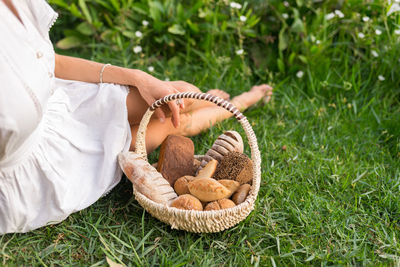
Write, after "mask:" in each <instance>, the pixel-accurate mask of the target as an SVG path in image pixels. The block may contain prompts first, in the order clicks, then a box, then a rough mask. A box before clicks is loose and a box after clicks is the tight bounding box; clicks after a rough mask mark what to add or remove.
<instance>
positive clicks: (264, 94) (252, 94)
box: [231, 84, 273, 111]
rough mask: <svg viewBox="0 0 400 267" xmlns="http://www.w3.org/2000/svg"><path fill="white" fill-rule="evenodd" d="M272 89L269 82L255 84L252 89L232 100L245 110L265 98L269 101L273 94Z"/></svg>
mask: <svg viewBox="0 0 400 267" xmlns="http://www.w3.org/2000/svg"><path fill="white" fill-rule="evenodd" d="M272 90H273V89H272V87H271V86H269V85H267V84H261V85H255V86H253V87H252V88H251V89H250V91H248V92H245V93H242V94H241V95H238V96H236V97H234V98H233V99H232V101H231V102H232V104H234V105H235V106H236V107H237V108H238V109H239V110H242V111H243V110H245V109H247V108H249V107H250V106H252V105H254V104H255V103H257V102H258V101H259V100H261V99H263V98H264V101H265V102H268V101H269V100H270V99H271V96H272V94H273V92H272Z"/></svg>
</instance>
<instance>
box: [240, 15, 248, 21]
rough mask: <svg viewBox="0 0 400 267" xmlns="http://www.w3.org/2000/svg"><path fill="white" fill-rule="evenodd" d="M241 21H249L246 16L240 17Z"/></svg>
mask: <svg viewBox="0 0 400 267" xmlns="http://www.w3.org/2000/svg"><path fill="white" fill-rule="evenodd" d="M239 19H240V21H243V22H245V21H246V20H247V18H246V16H240V17H239Z"/></svg>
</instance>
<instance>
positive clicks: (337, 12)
mask: <svg viewBox="0 0 400 267" xmlns="http://www.w3.org/2000/svg"><path fill="white" fill-rule="evenodd" d="M335 14H336V16H338V17H339V18H344V14H343V13H342V11H340V10H338V9H336V10H335Z"/></svg>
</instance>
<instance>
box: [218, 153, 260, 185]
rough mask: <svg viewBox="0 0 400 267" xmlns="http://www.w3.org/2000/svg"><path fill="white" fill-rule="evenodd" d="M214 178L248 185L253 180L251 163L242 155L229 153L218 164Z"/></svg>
mask: <svg viewBox="0 0 400 267" xmlns="http://www.w3.org/2000/svg"><path fill="white" fill-rule="evenodd" d="M214 178H215V179H217V180H223V179H228V180H236V181H238V182H239V183H240V184H245V183H250V182H251V180H252V179H253V162H252V160H251V159H250V158H249V157H248V156H246V155H245V154H243V153H239V152H236V151H232V152H229V153H228V155H226V156H225V157H224V158H223V159H222V160H221V162H220V163H219V164H218V166H217V170H216V171H215V174H214Z"/></svg>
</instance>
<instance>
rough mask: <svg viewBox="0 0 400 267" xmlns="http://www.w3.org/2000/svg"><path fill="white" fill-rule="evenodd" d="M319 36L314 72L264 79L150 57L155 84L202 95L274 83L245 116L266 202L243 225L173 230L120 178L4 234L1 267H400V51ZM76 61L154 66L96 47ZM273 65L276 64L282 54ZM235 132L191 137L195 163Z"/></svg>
mask: <svg viewBox="0 0 400 267" xmlns="http://www.w3.org/2000/svg"><path fill="white" fill-rule="evenodd" d="M314 23H316V22H314ZM311 24H312V23H310V25H311ZM310 27H311V28H312V27H314V26H310ZM315 27H316V26H315ZM329 27H334V26H332V25H331V26H329ZM335 27H338V28H339V27H341V26H339V25H336V26H335ZM327 29H328V26H327ZM336 33H337V32H336ZM321 36H323V38H325V39H323V38H322V37H321V41H322V43H323V44H324V43H325V45H324V48H323V49H322V50H321V51H320V52H318V53H317V54H309V55H308V57H307V64H306V63H304V64H303V65H299V66H301V67H298V69H295V68H294V69H293V70H291V69H285V71H283V72H282V70H280V71H279V70H275V71H268V72H265V73H262V74H260V75H258V74H257V70H254V69H252V72H251V73H250V74H249V73H246V71H243V70H244V68H245V67H246V66H247V61H246V60H243V58H239V59H238V58H237V57H235V58H234V59H233V60H225V61H224V60H220V58H218V57H215V58H212V57H209V56H206V55H203V54H199V55H196V57H194V56H193V55H185V54H180V55H178V56H176V57H174V58H173V60H171V59H170V60H167V59H164V58H161V59H160V58H155V57H151V56H149V58H150V61H151V62H152V65H153V66H154V67H155V72H154V75H156V76H157V77H160V78H163V79H165V78H166V77H168V78H169V79H171V80H173V79H180V80H186V81H189V82H191V83H194V84H196V85H197V86H198V87H199V88H201V89H203V90H207V89H211V88H221V89H225V90H226V91H228V92H229V93H231V95H236V94H239V93H240V92H242V91H243V90H247V89H249V88H250V87H251V85H252V84H254V83H261V82H269V83H271V84H273V85H274V88H275V93H274V96H273V99H272V101H271V102H270V103H268V104H267V105H262V104H261V103H259V104H258V105H256V106H255V107H252V108H250V109H249V110H248V111H246V112H245V115H246V116H247V117H248V119H249V121H250V122H251V123H252V125H253V129H254V131H255V133H256V135H257V138H258V143H259V146H260V151H261V155H262V183H261V188H260V192H259V197H258V200H257V202H256V208H255V210H254V211H253V212H252V213H251V214H250V215H249V216H248V218H247V219H246V220H244V221H243V222H241V223H240V224H238V225H237V226H235V227H233V228H231V229H229V230H226V231H224V232H221V233H216V234H193V233H187V232H184V231H177V230H171V228H170V227H169V226H168V225H166V224H164V223H162V222H160V221H158V220H157V219H155V218H153V217H151V216H150V215H149V214H148V213H146V212H145V211H144V210H143V208H141V207H140V206H139V205H138V203H137V202H136V201H135V200H134V197H133V196H132V188H131V183H130V182H129V181H128V180H126V179H125V178H124V179H123V180H122V182H121V183H120V184H119V185H118V186H117V187H116V188H115V189H114V190H113V191H112V192H111V193H110V194H109V195H107V196H106V197H104V198H102V199H100V200H99V201H98V202H97V203H95V204H94V205H93V206H91V207H89V208H87V209H85V210H83V211H81V212H78V213H75V214H73V215H71V216H70V217H69V218H68V219H67V220H65V221H64V222H62V223H60V224H58V225H53V226H48V227H44V228H41V229H38V230H35V231H33V232H30V233H27V234H7V235H4V236H0V265H2V264H3V265H8V264H16V265H21V264H28V265H47V266H53V265H55V266H58V265H84V266H87V265H92V266H105V265H107V263H106V256H107V257H109V258H110V259H112V260H113V261H115V262H118V263H121V264H124V265H127V266H135V265H137V266H148V265H162V266H182V265H186V264H188V265H192V264H193V265H201V266H213V265H217V266H246V265H255V266H282V265H332V264H334V265H392V266H396V265H399V264H400V89H399V78H398V77H399V68H400V63H399V61H398V59H399V56H400V49H399V47H398V46H399V44H400V43H399V42H398V41H396V40H397V39H395V37H396V36H395V35H392V33H390V34H389V33H387V34H385V37H382V38H383V39H382V40H380V41H379V42H377V41H376V43H377V44H378V45H381V44H382V45H383V44H385V43H386V44H388V45H389V46H390V47H391V49H392V50H390V49H389V50H384V49H383V48H382V50H378V52H379V53H382V57H380V58H378V59H376V58H374V57H373V56H371V55H370V54H369V53H370V51H371V47H370V44H368V47H367V48H366V46H367V45H365V44H359V43H357V42H355V41H354V40H353V39H352V37H351V36H353V35H351V34H349V35H345V34H337V35H335V36H333V35H330V33H329V32H326V33H325V34H323V33H321ZM396 38H398V37H396ZM373 42H375V41H373ZM296 45H298V44H296V43H291V44H289V46H296ZM379 47H381V46H379ZM385 51H386V52H385ZM70 53H77V54H80V55H84V56H85V57H87V58H91V59H94V60H98V61H102V62H111V63H113V64H120V65H126V66H129V67H140V68H143V69H146V64H147V63H146V64H144V63H143V62H142V63H141V59H135V58H134V57H133V56H132V54H131V53H129V52H124V53H114V52H110V51H108V50H107V49H104V48H103V47H100V46H98V45H96V46H94V47H93V46H92V47H91V48H88V49H84V50H75V52H70ZM268 58H269V59H271V58H272V60H271V61H273V62H276V59H278V58H279V53H278V52H276V54H271V55H269V56H268ZM298 70H302V73H303V76H302V75H301V74H299V73H298ZM256 74H257V75H256ZM379 75H381V76H382V77H383V78H384V80H382V79H381V78H379V77H378V76H379ZM298 76H299V77H298ZM300 76H301V77H300ZM228 129H235V130H238V131H239V132H241V133H243V131H242V130H241V128H240V125H239V124H238V123H237V122H235V121H234V119H230V120H228V121H225V122H223V123H221V124H218V125H217V126H215V127H213V128H212V129H210V130H209V131H207V132H204V133H203V134H201V135H199V136H197V137H194V138H192V140H193V141H194V143H195V144H196V153H198V154H203V153H204V152H205V151H207V149H208V147H209V145H211V144H212V143H213V141H214V140H215V138H216V137H217V136H218V135H219V134H220V133H222V132H223V131H224V130H228ZM247 152H248V151H247ZM151 158H152V159H155V158H156V156H155V155H152V156H151Z"/></svg>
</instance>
